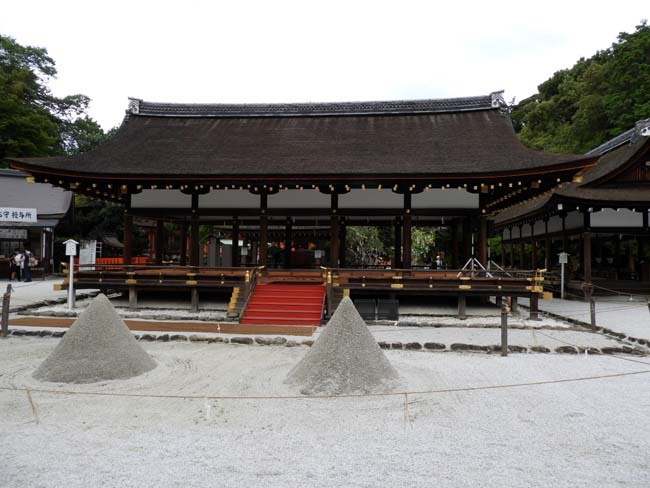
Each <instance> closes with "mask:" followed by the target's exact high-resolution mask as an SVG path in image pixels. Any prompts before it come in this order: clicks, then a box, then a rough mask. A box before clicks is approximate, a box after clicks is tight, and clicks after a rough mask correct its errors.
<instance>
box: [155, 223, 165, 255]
mask: <svg viewBox="0 0 650 488" xmlns="http://www.w3.org/2000/svg"><path fill="white" fill-rule="evenodd" d="M164 238H165V223H164V222H163V220H162V219H156V241H155V246H156V265H157V266H160V265H162V263H163V254H164V249H163V247H164V246H163V240H164Z"/></svg>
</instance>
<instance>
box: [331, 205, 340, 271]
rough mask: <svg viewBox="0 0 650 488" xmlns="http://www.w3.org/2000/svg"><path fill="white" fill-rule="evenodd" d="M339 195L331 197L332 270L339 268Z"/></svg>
mask: <svg viewBox="0 0 650 488" xmlns="http://www.w3.org/2000/svg"><path fill="white" fill-rule="evenodd" d="M338 210H339V195H338V193H332V195H330V259H329V265H330V266H331V267H332V268H338V267H339V237H340V230H339V215H338Z"/></svg>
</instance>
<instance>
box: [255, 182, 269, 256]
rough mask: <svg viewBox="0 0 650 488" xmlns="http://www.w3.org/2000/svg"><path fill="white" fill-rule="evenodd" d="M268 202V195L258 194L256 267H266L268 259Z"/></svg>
mask: <svg viewBox="0 0 650 488" xmlns="http://www.w3.org/2000/svg"><path fill="white" fill-rule="evenodd" d="M268 201H269V200H268V194H267V193H266V192H264V191H263V192H262V193H260V248H259V255H260V259H259V261H258V263H257V265H258V266H266V264H267V258H268V251H269V249H268V241H269V225H268V216H267V215H266V211H267V209H268Z"/></svg>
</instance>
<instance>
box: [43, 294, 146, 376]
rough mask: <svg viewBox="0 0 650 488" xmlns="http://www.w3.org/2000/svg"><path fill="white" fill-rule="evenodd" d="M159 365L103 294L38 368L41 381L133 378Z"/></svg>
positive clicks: (98, 296) (83, 313) (94, 301)
mask: <svg viewBox="0 0 650 488" xmlns="http://www.w3.org/2000/svg"><path fill="white" fill-rule="evenodd" d="M155 367H156V362H155V361H154V360H153V359H152V358H151V357H150V356H149V355H148V354H147V353H146V352H145V351H144V349H142V347H141V346H140V344H138V343H137V342H136V340H135V338H134V337H133V334H132V333H131V331H130V330H129V329H128V327H127V326H126V324H125V323H124V321H123V320H122V319H121V318H120V317H119V315H118V314H117V312H116V311H115V309H114V308H113V305H112V304H111V302H110V301H109V300H108V298H106V296H104V295H102V294H100V295H97V297H96V298H95V299H94V300H93V301H92V303H91V304H90V305H89V306H88V308H87V309H86V310H84V311H83V312H82V313H81V315H80V316H79V318H78V319H77V320H76V321H75V323H74V324H72V326H71V327H70V330H68V332H66V334H65V335H64V336H63V339H61V342H59V344H58V345H57V346H56V348H55V349H54V351H52V354H50V355H49V357H48V358H47V359H46V360H45V361H43V363H42V364H41V365H40V367H39V368H38V369H37V370H36V371H35V372H34V378H36V379H37V380H41V381H54V382H62V383H93V382H95V381H102V380H114V379H118V378H131V377H133V376H138V375H140V374H142V373H146V372H147V371H149V370H152V369H153V368H155Z"/></svg>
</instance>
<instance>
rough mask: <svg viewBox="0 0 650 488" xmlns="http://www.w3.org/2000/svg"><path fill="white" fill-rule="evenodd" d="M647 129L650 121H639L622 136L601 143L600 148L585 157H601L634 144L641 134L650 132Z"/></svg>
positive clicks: (594, 149)
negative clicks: (618, 148) (621, 147)
mask: <svg viewBox="0 0 650 488" xmlns="http://www.w3.org/2000/svg"><path fill="white" fill-rule="evenodd" d="M649 128H650V119H645V120H639V121H638V122H637V123H636V125H635V126H634V127H633V128H632V129H630V130H626V131H625V132H623V133H622V134H619V135H617V136H616V137H613V138H612V139H610V140H609V141H607V142H604V143H602V144H601V145H600V146H598V147H595V148H593V149H592V150H591V151H589V152H588V153H587V155H588V156H601V155H603V154H605V153H608V152H609V151H612V150H613V149H616V148H617V147H619V146H622V145H623V144H626V143H628V142H631V143H635V142H637V141H638V140H639V138H640V137H641V135H642V133H643V132H645V131H648V130H650V129H649ZM645 135H647V134H645Z"/></svg>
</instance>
